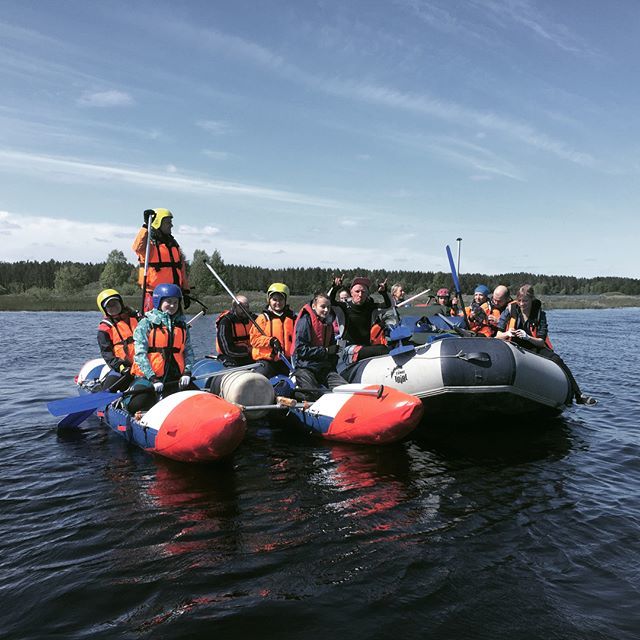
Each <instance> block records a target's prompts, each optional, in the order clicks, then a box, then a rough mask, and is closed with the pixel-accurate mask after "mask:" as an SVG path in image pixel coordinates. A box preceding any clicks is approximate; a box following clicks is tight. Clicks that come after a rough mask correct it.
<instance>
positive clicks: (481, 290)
mask: <svg viewBox="0 0 640 640" xmlns="http://www.w3.org/2000/svg"><path fill="white" fill-rule="evenodd" d="M473 293H481V294H482V295H483V296H484V297H485V298H488V297H489V296H490V295H491V291H489V287H487V286H486V285H484V284H479V285H478V286H477V287H476V288H475V290H474V292H473Z"/></svg>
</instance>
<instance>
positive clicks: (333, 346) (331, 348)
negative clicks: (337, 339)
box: [327, 344, 338, 356]
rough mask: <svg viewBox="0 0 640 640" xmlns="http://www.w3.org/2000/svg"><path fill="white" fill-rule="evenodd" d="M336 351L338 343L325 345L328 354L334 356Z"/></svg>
mask: <svg viewBox="0 0 640 640" xmlns="http://www.w3.org/2000/svg"><path fill="white" fill-rule="evenodd" d="M336 353H338V345H337V344H330V345H329V346H328V347H327V355H328V356H335V355H336Z"/></svg>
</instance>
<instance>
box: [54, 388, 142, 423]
mask: <svg viewBox="0 0 640 640" xmlns="http://www.w3.org/2000/svg"><path fill="white" fill-rule="evenodd" d="M151 389H153V387H151ZM123 395H124V391H118V392H117V393H111V392H110V391H100V392H98V393H87V394H86V395H83V396H74V397H73V398H62V399H60V400H52V401H51V402H47V409H48V410H49V413H50V414H51V415H54V416H64V415H66V414H68V413H84V412H87V411H89V410H91V411H95V410H96V409H102V408H103V407H106V406H107V405H108V404H109V403H110V402H113V401H114V400H117V399H118V398H122V396H123Z"/></svg>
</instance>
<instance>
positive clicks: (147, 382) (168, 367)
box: [127, 284, 198, 413]
mask: <svg viewBox="0 0 640 640" xmlns="http://www.w3.org/2000/svg"><path fill="white" fill-rule="evenodd" d="M181 301H182V291H181V289H180V287H179V286H178V285H175V284H159V285H158V286H157V287H156V288H155V289H154V290H153V295H152V302H153V309H151V310H150V311H147V313H145V315H144V318H142V320H140V322H139V323H138V326H137V328H136V330H135V331H134V332H133V340H134V344H135V355H134V363H133V367H132V368H131V373H132V374H133V375H134V376H136V378H135V380H134V381H133V384H132V385H131V388H132V389H144V388H145V387H146V388H148V389H149V391H150V393H140V394H137V395H133V396H131V397H130V399H129V400H128V403H127V409H128V410H129V411H130V412H131V413H135V412H136V411H142V410H146V409H149V408H150V407H151V406H152V405H153V404H155V403H156V402H157V400H158V398H159V396H160V395H161V394H162V396H167V395H170V394H172V393H175V392H176V391H183V390H185V389H194V390H195V389H197V388H198V387H197V386H196V385H195V384H194V383H193V382H192V381H191V369H192V367H193V363H194V360H195V358H194V355H193V349H192V348H191V338H190V336H189V327H188V325H187V323H186V319H185V317H184V314H183V313H182V308H181V304H180V303H181ZM151 391H155V393H151Z"/></svg>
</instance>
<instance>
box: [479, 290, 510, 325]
mask: <svg viewBox="0 0 640 640" xmlns="http://www.w3.org/2000/svg"><path fill="white" fill-rule="evenodd" d="M510 302H513V299H512V298H511V293H510V292H509V288H508V287H507V286H505V285H503V284H499V285H498V286H497V287H496V288H495V289H494V290H493V294H492V295H491V297H490V298H489V300H488V301H487V306H488V307H489V311H488V313H487V324H486V327H485V328H486V329H489V331H490V333H487V334H485V335H489V336H490V337H492V336H495V335H496V333H497V332H498V328H497V326H496V325H497V324H498V320H500V316H501V315H502V312H503V311H504V310H505V309H506V308H507V305H508V304H509V303H510Z"/></svg>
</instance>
